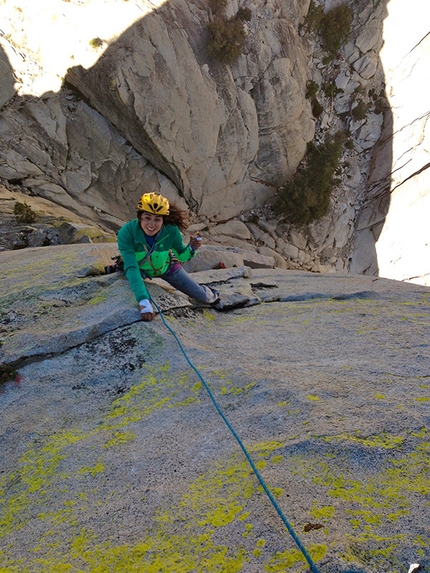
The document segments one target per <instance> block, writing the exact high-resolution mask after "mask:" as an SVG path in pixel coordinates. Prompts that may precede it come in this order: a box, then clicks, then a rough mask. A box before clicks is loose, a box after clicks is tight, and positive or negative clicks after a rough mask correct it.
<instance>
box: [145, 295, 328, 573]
mask: <svg viewBox="0 0 430 573" xmlns="http://www.w3.org/2000/svg"><path fill="white" fill-rule="evenodd" d="M150 301H151V302H152V303H153V305H154V306H155V308H156V309H157V310H158V312H159V314H160V317H161V320H162V322H163V324H164V326H165V327H166V328H167V330H168V331H169V332H170V333H171V334H172V335H173V337H174V339H175V340H176V342H177V343H178V346H179V348H180V349H181V352H182V354H183V355H184V357H185V360H186V361H187V362H188V364H189V365H190V367H191V368H192V369H193V370H194V372H195V373H196V374H197V376H198V378H199V380H200V381H201V383H202V384H203V386H204V388H205V389H206V391H207V393H208V394H209V397H210V399H211V400H212V403H213V405H214V406H215V409H216V411H217V412H218V414H219V415H220V416H221V418H222V419H223V420H224V422H225V424H226V426H227V428H228V429H229V430H230V432H231V433H232V434H233V436H234V438H235V439H236V441H237V443H238V444H239V446H240V448H241V450H242V452H243V453H244V454H245V457H246V459H247V461H248V463H249V465H250V466H251V468H252V470H253V472H254V474H255V475H256V477H257V479H258V481H259V482H260V485H261V487H262V488H263V490H264V491H265V492H266V494H267V497H268V498H269V499H270V501H271V502H272V505H273V507H274V508H275V510H276V512H277V514H278V515H279V517H280V518H281V520H282V522H283V524H284V525H285V527H286V528H287V530H288V532H289V533H290V535H291V537H292V538H293V540H294V541H295V543H296V545H297V547H298V548H299V549H300V551H301V552H302V554H303V556H304V558H305V559H306V561H307V562H308V564H309V566H310V568H311V571H312V573H319V571H318V569H317V566H316V565H315V563H314V562H313V561H312V558H311V556H310V555H309V553H308V552H307V551H306V549H305V547H304V545H303V544H302V542H301V541H300V539H299V538H298V537H297V534H296V532H295V531H294V529H293V527H292V526H291V524H290V523H289V522H288V520H287V518H286V517H285V515H284V513H283V512H282V509H281V508H280V507H279V505H278V503H277V501H276V500H275V498H274V497H273V495H272V493H271V492H270V490H269V487H268V486H267V484H266V482H265V481H264V479H263V477H262V476H261V474H260V472H259V471H258V469H257V467H256V465H255V464H254V462H253V460H252V458H251V456H250V454H249V452H248V450H247V449H246V447H245V445H244V443H243V442H242V440H241V439H240V437H239V436H238V434H237V433H236V431H235V429H234V428H233V426H232V425H231V424H230V422H229V421H228V419H227V418H226V416H225V414H224V412H223V411H222V410H221V408H220V406H219V405H218V402H217V401H216V399H215V396H214V395H213V393H212V390H211V389H210V388H209V385H208V383H207V382H206V380H205V379H204V378H203V376H202V375H201V374H200V372H199V370H198V369H197V367H196V366H194V364H193V363H192V362H191V360H190V359H189V358H188V355H187V353H186V352H185V349H184V347H183V345H182V343H181V341H180V340H179V338H178V336H177V334H176V333H175V331H174V330H173V329H172V328H171V327H170V326H169V325H168V324H167V322H166V319H165V318H164V315H163V313H162V312H161V309H160V307H159V306H158V305H157V303H156V302H155V301H154V300H153V299H152V298H151V297H150Z"/></svg>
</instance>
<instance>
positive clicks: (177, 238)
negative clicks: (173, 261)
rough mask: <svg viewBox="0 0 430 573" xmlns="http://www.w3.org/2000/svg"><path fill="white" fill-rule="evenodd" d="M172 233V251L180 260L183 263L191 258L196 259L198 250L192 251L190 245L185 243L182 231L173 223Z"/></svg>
mask: <svg viewBox="0 0 430 573" xmlns="http://www.w3.org/2000/svg"><path fill="white" fill-rule="evenodd" d="M171 233H172V251H173V252H174V253H175V255H176V256H177V258H178V260H179V261H181V263H185V262H186V261H189V260H190V259H194V257H195V256H196V254H197V251H192V250H191V249H190V246H189V245H184V242H183V239H182V234H181V231H180V230H179V229H178V227H175V226H173V225H172V228H171Z"/></svg>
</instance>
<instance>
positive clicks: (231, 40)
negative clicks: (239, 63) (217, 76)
mask: <svg viewBox="0 0 430 573" xmlns="http://www.w3.org/2000/svg"><path fill="white" fill-rule="evenodd" d="M217 6H218V7H219V4H217ZM250 19H251V10H250V9H249V8H239V10H238V11H237V14H236V15H235V16H232V17H231V18H226V17H225V16H223V15H221V14H220V12H219V8H218V10H217V11H216V12H215V20H213V21H212V22H209V24H208V30H209V35H210V38H209V42H208V45H207V47H208V51H209V53H210V54H211V56H213V57H214V58H216V59H217V60H219V61H220V62H222V63H223V64H231V63H232V62H234V60H236V59H237V58H238V57H239V56H240V55H241V53H242V51H243V46H244V43H245V40H246V31H245V28H244V25H243V22H244V21H249V20H250Z"/></svg>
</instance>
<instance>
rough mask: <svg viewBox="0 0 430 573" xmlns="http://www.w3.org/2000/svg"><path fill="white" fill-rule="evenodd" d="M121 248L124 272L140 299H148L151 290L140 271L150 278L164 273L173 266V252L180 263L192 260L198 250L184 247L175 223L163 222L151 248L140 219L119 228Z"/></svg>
mask: <svg viewBox="0 0 430 573" xmlns="http://www.w3.org/2000/svg"><path fill="white" fill-rule="evenodd" d="M118 249H119V251H120V253H121V256H122V258H123V260H124V273H125V276H126V277H127V279H128V281H129V283H130V286H131V289H132V291H133V293H134V296H135V297H136V300H137V302H140V301H141V300H143V299H148V298H149V295H148V290H147V288H146V286H145V283H144V281H143V278H142V275H141V272H140V271H143V273H144V275H145V276H147V277H148V278H153V277H158V276H161V275H163V274H164V273H165V272H166V271H167V269H168V268H169V265H170V251H172V252H173V254H174V255H175V256H176V257H177V259H178V260H179V261H180V262H185V261H189V260H190V259H192V258H194V257H195V255H196V253H195V252H194V251H192V250H191V249H190V247H189V246H185V245H184V243H183V239H182V234H181V232H180V230H179V229H178V227H176V226H175V225H163V226H162V227H161V229H160V232H159V233H158V236H157V238H156V240H155V247H154V249H153V251H152V253H151V254H150V255H149V257H148V253H149V251H150V250H151V247H150V245H149V244H148V243H147V242H146V239H145V233H144V232H143V230H142V227H141V226H140V222H139V220H138V219H133V220H132V221H129V222H128V223H126V224H125V225H124V226H123V227H121V229H120V230H119V231H118Z"/></svg>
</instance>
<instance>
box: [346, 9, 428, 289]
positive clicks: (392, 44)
mask: <svg viewBox="0 0 430 573" xmlns="http://www.w3.org/2000/svg"><path fill="white" fill-rule="evenodd" d="M387 9H388V14H387V17H386V19H385V20H384V22H383V38H384V45H383V46H382V48H381V51H380V54H379V55H380V60H381V64H382V67H383V72H384V81H385V85H386V87H385V90H386V94H387V98H388V101H389V106H390V107H389V109H388V110H387V111H386V113H385V117H384V126H383V131H382V135H381V138H380V139H379V140H378V143H377V145H376V146H375V148H374V151H373V157H372V162H371V169H370V174H369V180H368V185H367V193H366V198H365V201H364V204H363V207H362V210H361V212H360V215H359V217H358V220H357V227H356V228H357V240H356V248H355V252H354V255H353V258H352V262H351V272H355V273H366V274H373V275H377V274H379V275H381V276H384V277H388V278H392V279H396V280H408V281H412V282H419V283H420V284H426V285H428V284H430V256H429V254H430V251H429V249H430V247H429V245H430V226H429V224H428V214H429V212H430V194H429V188H430V153H429V145H428V143H429V137H430V135H429V127H428V125H429V117H430V111H429V106H428V98H427V88H426V86H428V85H429V82H430V72H429V65H428V63H429V60H430V38H429V34H428V26H427V22H426V18H422V15H423V14H426V13H427V11H428V6H427V3H426V2H425V1H420V2H417V3H416V4H415V5H414V9H413V10H410V9H408V8H407V7H406V5H405V4H404V3H403V2H401V1H400V0H390V2H389V3H388V6H387ZM400 29H401V30H402V33H401V36H400V37H399V30H400Z"/></svg>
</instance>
